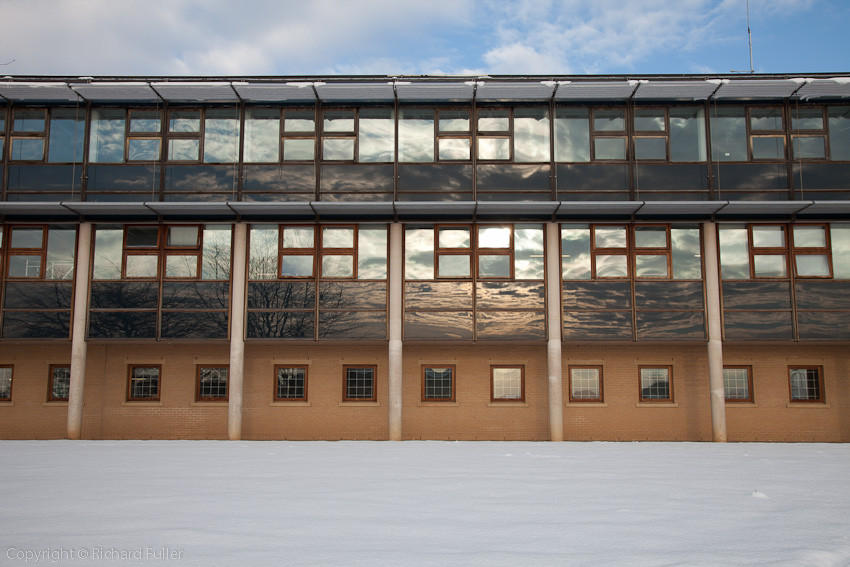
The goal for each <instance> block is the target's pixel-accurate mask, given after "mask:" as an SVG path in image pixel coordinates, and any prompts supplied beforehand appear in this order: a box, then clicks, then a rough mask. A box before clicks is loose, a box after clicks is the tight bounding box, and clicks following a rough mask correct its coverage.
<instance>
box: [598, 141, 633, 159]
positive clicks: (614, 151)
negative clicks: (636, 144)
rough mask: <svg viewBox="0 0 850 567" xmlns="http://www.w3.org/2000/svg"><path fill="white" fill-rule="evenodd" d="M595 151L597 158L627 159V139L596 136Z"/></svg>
mask: <svg viewBox="0 0 850 567" xmlns="http://www.w3.org/2000/svg"><path fill="white" fill-rule="evenodd" d="M593 151H594V157H595V158H596V159H626V139H625V138H596V139H594V140H593Z"/></svg>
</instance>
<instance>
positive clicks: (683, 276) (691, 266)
mask: <svg viewBox="0 0 850 567" xmlns="http://www.w3.org/2000/svg"><path fill="white" fill-rule="evenodd" d="M670 240H671V241H672V249H673V254H672V256H673V258H672V262H673V279H677V280H695V279H699V278H700V277H702V263H701V254H700V245H699V244H700V243H699V229H698V228H675V227H674V228H672V229H670Z"/></svg>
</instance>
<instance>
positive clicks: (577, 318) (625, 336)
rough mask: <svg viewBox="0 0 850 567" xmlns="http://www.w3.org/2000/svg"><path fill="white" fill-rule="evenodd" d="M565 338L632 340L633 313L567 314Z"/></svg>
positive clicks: (595, 312) (598, 312)
mask: <svg viewBox="0 0 850 567" xmlns="http://www.w3.org/2000/svg"><path fill="white" fill-rule="evenodd" d="M564 338H566V339H574V340H630V339H631V338H632V312H631V311H625V312H621V311H590V312H582V311H578V312H565V313H564Z"/></svg>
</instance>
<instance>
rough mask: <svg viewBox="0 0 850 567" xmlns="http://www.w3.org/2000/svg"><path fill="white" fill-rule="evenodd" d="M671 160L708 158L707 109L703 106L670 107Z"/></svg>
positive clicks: (701, 159) (703, 159) (700, 159)
mask: <svg viewBox="0 0 850 567" xmlns="http://www.w3.org/2000/svg"><path fill="white" fill-rule="evenodd" d="M670 160H671V161H705V160H706V144H705V111H704V110H703V109H702V108H693V107H673V108H671V109H670Z"/></svg>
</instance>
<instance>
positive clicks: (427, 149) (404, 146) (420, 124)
mask: <svg viewBox="0 0 850 567" xmlns="http://www.w3.org/2000/svg"><path fill="white" fill-rule="evenodd" d="M398 160H399V161H401V162H429V161H434V111H433V110H423V109H415V108H414V109H410V108H403V109H401V110H400V111H399V122H398Z"/></svg>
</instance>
